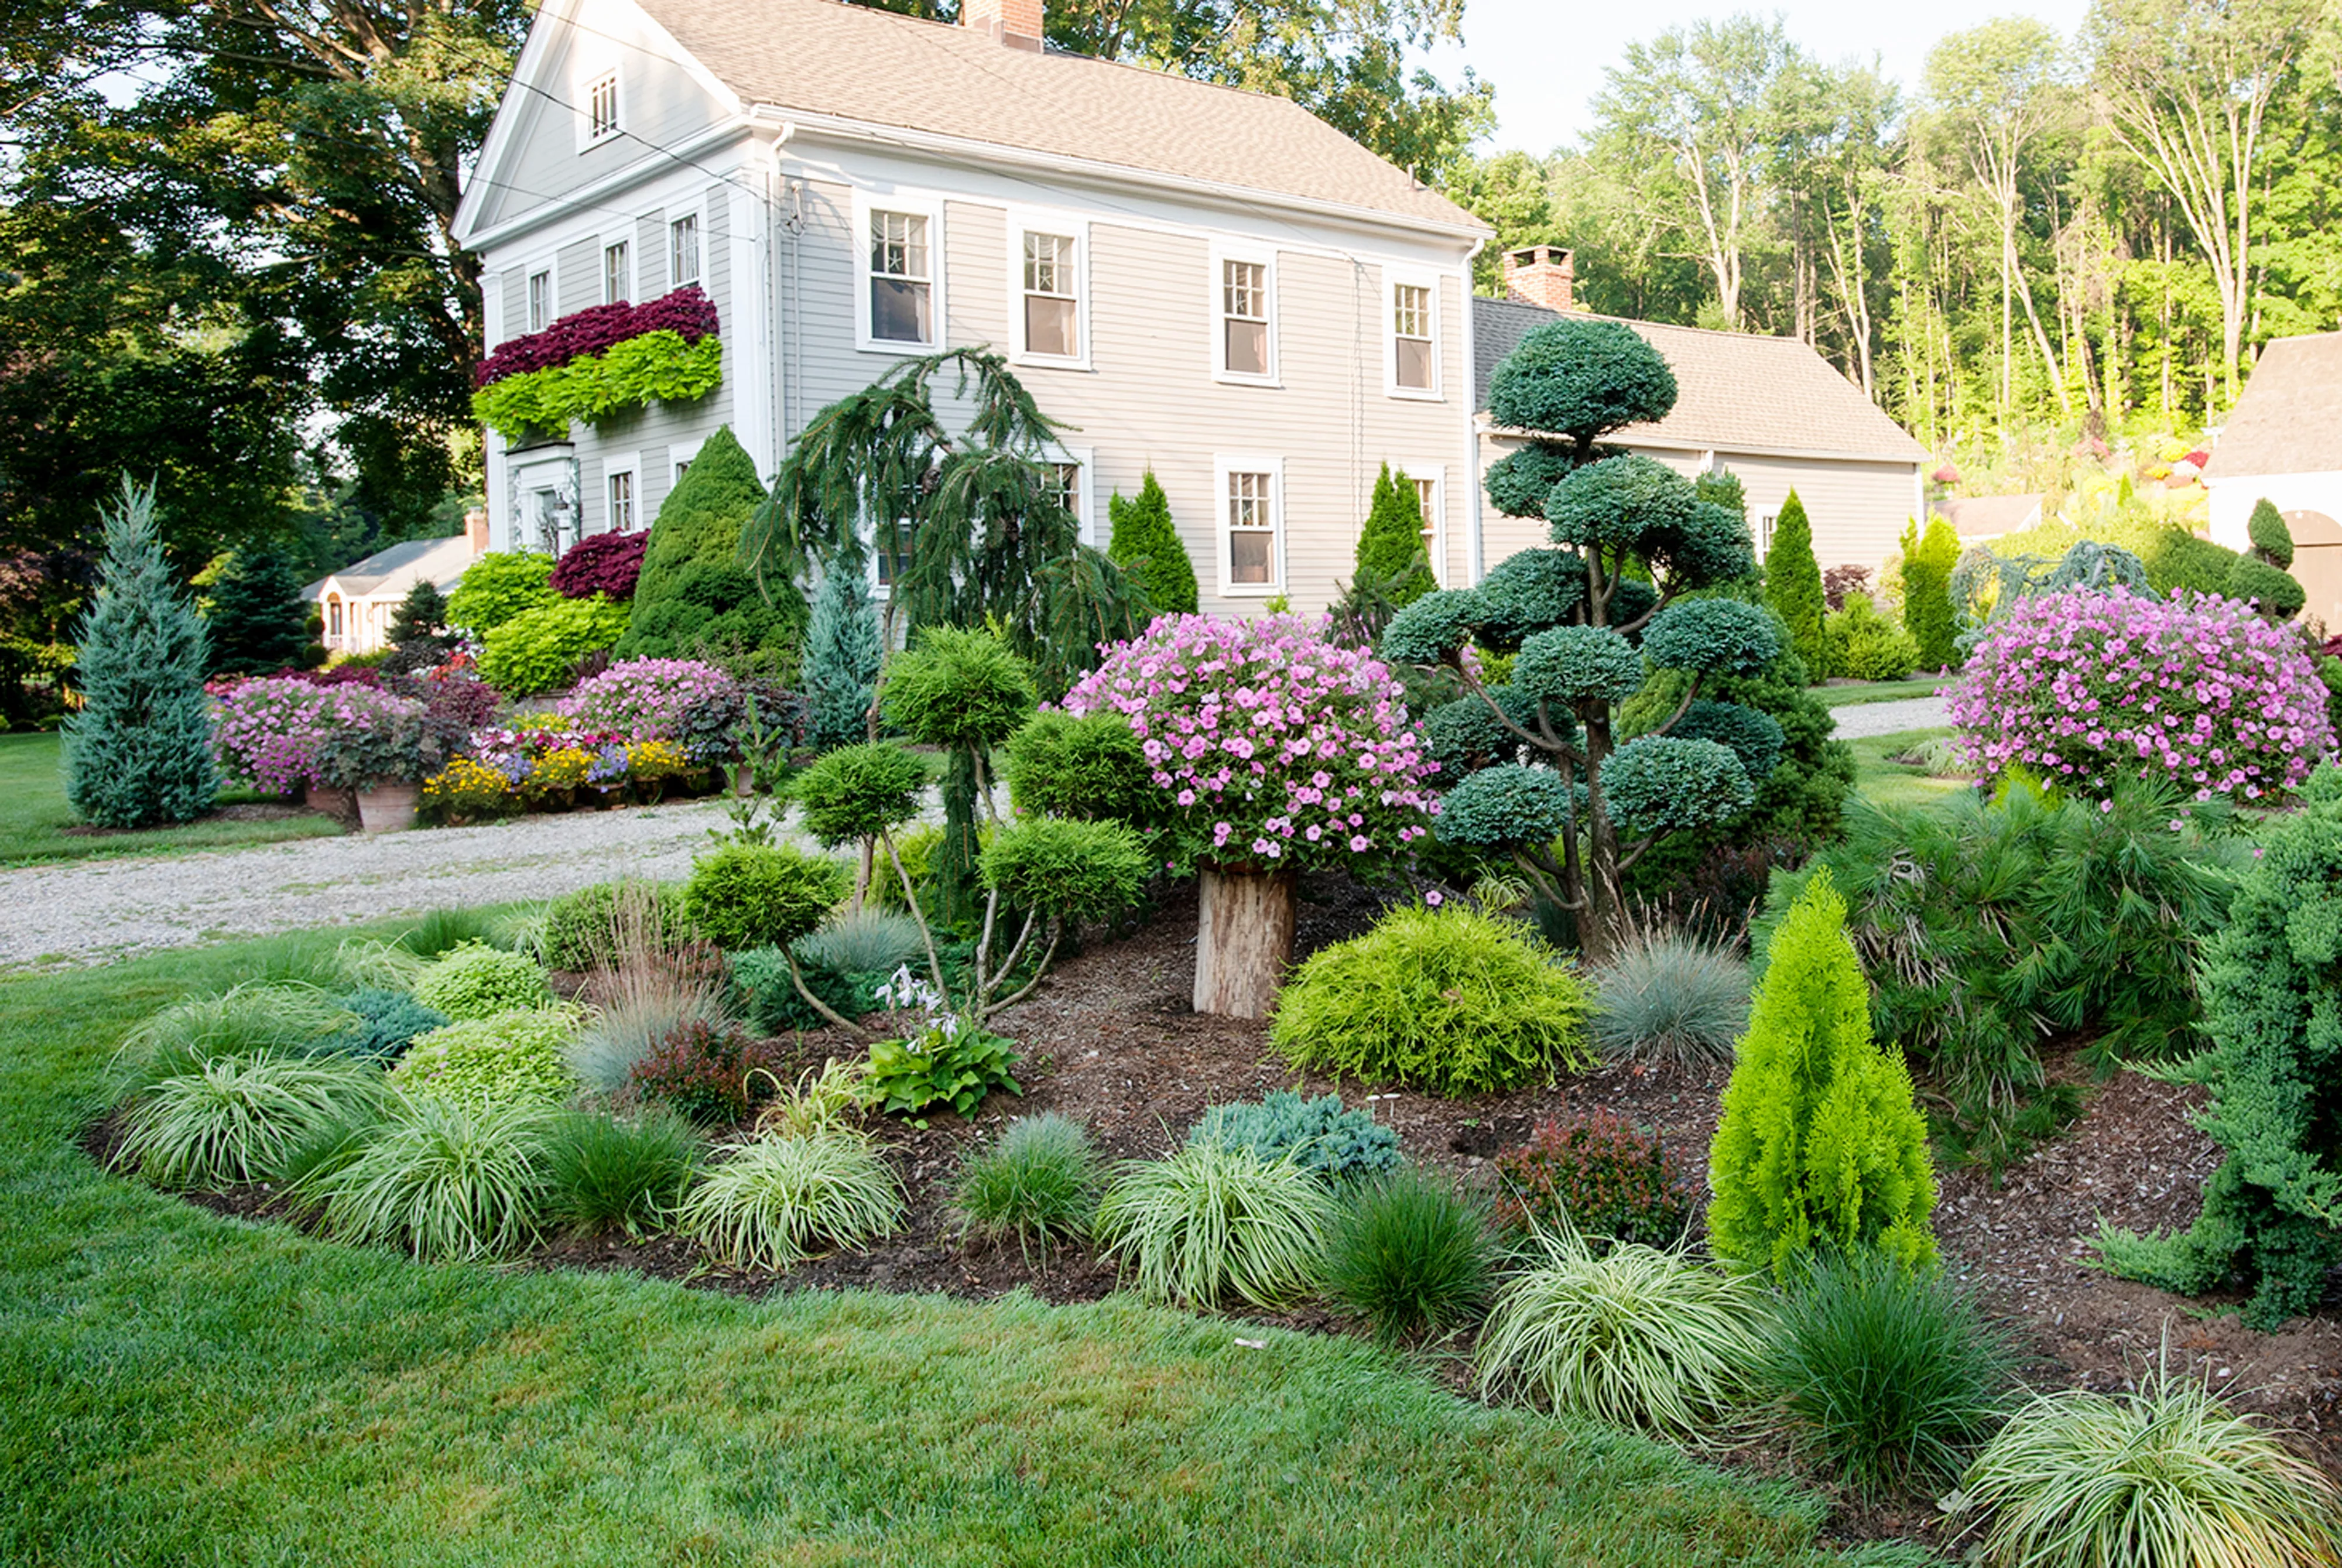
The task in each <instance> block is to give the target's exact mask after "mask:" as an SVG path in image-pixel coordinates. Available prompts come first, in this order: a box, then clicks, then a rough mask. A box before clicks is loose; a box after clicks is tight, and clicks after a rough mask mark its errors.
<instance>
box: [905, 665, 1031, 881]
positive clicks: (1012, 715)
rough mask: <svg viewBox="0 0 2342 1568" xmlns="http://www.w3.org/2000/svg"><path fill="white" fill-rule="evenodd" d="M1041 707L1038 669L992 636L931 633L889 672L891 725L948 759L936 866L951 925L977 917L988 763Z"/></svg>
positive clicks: (937, 879)
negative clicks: (979, 825)
mask: <svg viewBox="0 0 2342 1568" xmlns="http://www.w3.org/2000/svg"><path fill="white" fill-rule="evenodd" d="M1038 701H1039V694H1038V690H1037V688H1036V686H1035V685H1034V682H1033V668H1032V666H1031V665H1030V664H1026V662H1025V661H1024V660H1023V659H1021V658H1019V657H1018V656H1017V655H1016V652H1015V651H1014V650H1012V649H1011V648H1010V647H1009V646H1008V644H1006V643H1005V642H1003V641H1002V640H1001V639H1000V638H998V637H996V636H995V635H993V634H992V633H990V632H988V631H968V630H966V629H964V628H961V627H957V626H929V627H926V628H925V629H924V630H922V631H921V632H920V633H919V634H918V637H917V639H916V641H915V642H914V643H913V644H912V645H911V647H910V648H909V650H908V651H906V652H905V653H904V654H901V655H899V656H898V657H897V658H896V660H895V662H894V664H893V665H892V666H891V667H890V668H889V669H888V670H887V672H886V692H885V694H883V695H882V696H881V697H880V698H879V704H880V707H881V709H882V711H883V712H884V713H885V714H886V720H887V722H888V723H889V724H894V725H895V726H896V728H897V729H900V730H901V731H902V732H903V733H904V734H907V735H908V736H910V737H911V739H912V740H914V741H916V742H917V743H919V744H922V745H931V746H936V747H939V748H941V749H942V750H943V752H944V753H945V754H946V757H947V759H948V766H947V768H946V773H945V775H944V789H943V795H944V838H943V843H942V844H941V845H940V846H939V850H938V853H937V854H936V857H935V862H934V864H935V872H936V894H937V895H938V899H939V902H940V904H941V905H942V911H943V918H944V922H945V924H948V925H954V926H964V925H966V924H970V923H971V922H972V921H973V920H974V919H975V917H976V854H977V850H978V844H977V840H976V801H977V798H978V796H979V794H981V793H982V792H983V791H984V790H985V788H986V785H987V784H988V773H987V769H988V766H989V763H988V759H989V758H990V756H991V754H992V751H993V748H994V747H996V746H999V745H1002V744H1006V741H1007V740H1008V738H1009V736H1011V735H1013V734H1016V731H1017V730H1018V729H1019V728H1020V727H1021V726H1022V725H1023V724H1024V723H1025V721H1026V719H1027V718H1028V717H1030V716H1031V715H1032V713H1033V709H1034V706H1035V704H1036V703H1037V702H1038Z"/></svg>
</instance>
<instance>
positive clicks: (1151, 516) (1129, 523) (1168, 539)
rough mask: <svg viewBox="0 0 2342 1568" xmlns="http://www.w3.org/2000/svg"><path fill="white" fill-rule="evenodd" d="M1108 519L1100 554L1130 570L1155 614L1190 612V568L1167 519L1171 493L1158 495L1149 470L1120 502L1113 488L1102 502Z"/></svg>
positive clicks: (1192, 576) (1192, 577) (1192, 607)
mask: <svg viewBox="0 0 2342 1568" xmlns="http://www.w3.org/2000/svg"><path fill="white" fill-rule="evenodd" d="M1106 517H1107V518H1108V520H1109V521H1111V522H1112V524H1114V532H1113V534H1112V536H1111V537H1110V538H1109V539H1108V540H1107V541H1106V559H1107V560H1109V561H1112V562H1113V563H1114V564H1116V565H1117V566H1120V567H1121V568H1122V569H1123V570H1124V571H1126V572H1127V573H1128V574H1130V580H1131V581H1132V582H1133V583H1134V584H1137V586H1138V587H1139V588H1140V589H1141V590H1143V591H1144V592H1145V594H1146V600H1147V603H1148V604H1151V605H1152V606H1153V607H1154V610H1155V613H1156V614H1158V615H1192V614H1195V613H1196V567H1195V564H1194V563H1193V562H1191V561H1189V560H1188V559H1187V547H1186V545H1184V544H1180V543H1179V530H1178V529H1176V528H1175V527H1173V526H1172V524H1171V498H1170V497H1169V496H1167V495H1166V494H1163V485H1162V484H1161V483H1160V482H1159V481H1158V480H1156V477H1155V471H1154V470H1153V469H1151V468H1150V469H1148V470H1147V471H1146V478H1144V479H1142V480H1140V481H1139V484H1138V494H1136V496H1134V497H1133V498H1132V499H1130V500H1128V501H1126V500H1124V499H1123V498H1122V494H1121V493H1120V492H1119V491H1117V492H1116V493H1115V494H1114V496H1113V498H1112V499H1110V500H1108V501H1107V502H1106Z"/></svg>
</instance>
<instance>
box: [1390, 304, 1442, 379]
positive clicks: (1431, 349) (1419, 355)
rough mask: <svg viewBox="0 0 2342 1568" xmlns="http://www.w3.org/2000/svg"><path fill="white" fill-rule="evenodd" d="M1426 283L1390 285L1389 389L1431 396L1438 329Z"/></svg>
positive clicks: (1436, 366)
mask: <svg viewBox="0 0 2342 1568" xmlns="http://www.w3.org/2000/svg"><path fill="white" fill-rule="evenodd" d="M1435 298H1436V296H1435V295H1434V294H1433V293H1432V285H1430V284H1429V283H1428V282H1424V283H1413V282H1407V281H1405V280H1400V281H1396V282H1394V283H1393V284H1392V285H1391V288H1390V307H1391V308H1390V333H1391V338H1390V371H1391V391H1392V392H1394V393H1396V394H1402V395H1414V396H1431V395H1436V394H1437V393H1438V391H1439V330H1438V317H1437V315H1436V306H1435V305H1434V303H1433V302H1434V300H1435Z"/></svg>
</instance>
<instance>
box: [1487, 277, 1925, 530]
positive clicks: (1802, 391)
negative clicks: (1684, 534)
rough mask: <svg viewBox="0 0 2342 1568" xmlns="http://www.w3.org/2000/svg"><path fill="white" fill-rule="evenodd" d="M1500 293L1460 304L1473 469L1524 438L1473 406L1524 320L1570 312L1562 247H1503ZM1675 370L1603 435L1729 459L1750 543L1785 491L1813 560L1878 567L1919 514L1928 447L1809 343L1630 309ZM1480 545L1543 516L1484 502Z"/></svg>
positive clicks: (1695, 464) (1712, 464)
mask: <svg viewBox="0 0 2342 1568" xmlns="http://www.w3.org/2000/svg"><path fill="white" fill-rule="evenodd" d="M1505 285H1506V295H1507V297H1506V298H1504V299H1486V298H1479V299H1475V300H1474V301H1473V302H1472V314H1473V348H1474V355H1475V373H1474V395H1473V406H1474V407H1475V408H1476V409H1479V410H1482V411H1483V412H1482V413H1481V414H1480V416H1479V430H1480V442H1481V446H1480V452H1481V471H1482V472H1483V473H1485V472H1486V469H1487V467H1488V466H1490V465H1492V464H1495V463H1496V461H1497V460H1498V459H1500V458H1502V457H1503V456H1504V455H1505V454H1506V453H1508V452H1511V451H1512V450H1514V449H1515V448H1516V447H1517V446H1518V445H1519V444H1521V443H1522V441H1523V440H1524V439H1526V437H1525V436H1524V435H1523V434H1522V433H1521V432H1518V431H1512V430H1506V429H1502V428H1500V427H1499V426H1497V424H1496V422H1495V421H1494V420H1492V419H1490V418H1489V417H1488V415H1487V414H1486V412H1485V411H1486V408H1487V406H1488V384H1489V380H1490V378H1491V377H1493V376H1494V375H1495V374H1496V366H1497V365H1501V364H1503V363H1504V360H1505V356H1506V355H1508V354H1510V353H1512V351H1513V350H1514V349H1515V348H1516V347H1517V346H1519V344H1520V341H1521V339H1522V338H1523V337H1525V336H1526V335H1528V333H1529V332H1530V330H1531V329H1533V328H1535V327H1538V326H1542V325H1545V324H1546V323H1547V322H1550V321H1558V320H1559V319H1561V316H1562V315H1563V313H1565V312H1568V313H1572V314H1576V315H1581V316H1583V315H1586V314H1587V313H1585V312H1581V311H1578V310H1577V305H1576V293H1575V290H1576V268H1575V266H1574V264H1573V262H1572V260H1571V256H1570V253H1569V252H1567V251H1566V250H1561V249H1558V248H1556V247H1554V246H1549V245H1532V246H1529V247H1527V248H1526V249H1524V250H1517V251H1513V252H1511V253H1509V254H1507V255H1506V257H1505ZM1626 325H1628V326H1630V327H1632V328H1634V329H1635V331H1636V333H1637V334H1639V335H1641V336H1642V338H1643V340H1644V341H1645V342H1646V343H1648V344H1649V345H1651V346H1652V347H1653V348H1656V349H1657V350H1658V351H1659V353H1660V354H1661V355H1664V356H1665V357H1666V362H1667V364H1668V365H1669V366H1670V367H1671V368H1672V369H1673V370H1674V371H1675V375H1676V405H1675V407H1674V409H1673V410H1672V411H1671V412H1669V414H1667V416H1666V418H1665V419H1661V420H1657V421H1656V422H1654V423H1652V424H1634V425H1629V426H1627V427H1626V429H1624V430H1622V431H1620V432H1619V433H1618V434H1616V435H1615V436H1613V437H1612V438H1611V440H1612V443H1613V444H1616V445H1617V446H1621V447H1624V448H1626V450H1628V451H1630V452H1639V453H1642V454H1644V455H1646V456H1648V457H1653V458H1656V459H1657V460H1658V461H1659V462H1661V463H1664V464H1666V465H1667V466H1668V467H1670V468H1673V469H1675V470H1676V471H1677V472H1678V473H1682V474H1699V473H1702V472H1708V471H1715V470H1720V469H1729V470H1730V471H1731V472H1732V473H1733V474H1736V475H1737V476H1738V478H1739V480H1740V483H1741V485H1742V488H1743V490H1744V492H1745V493H1746V496H1747V500H1748V523H1749V527H1750V529H1751V531H1752V532H1753V533H1754V534H1756V536H1757V551H1758V553H1759V554H1760V555H1761V554H1763V552H1765V551H1766V550H1767V549H1769V548H1771V546H1772V542H1773V524H1774V520H1775V519H1776V518H1777V517H1778V516H1779V515H1780V511H1781V504H1782V503H1783V502H1785V501H1787V499H1788V496H1789V492H1790V491H1792V490H1795V491H1796V492H1797V498H1798V500H1800V501H1801V502H1803V503H1804V504H1805V508H1806V516H1807V521H1808V522H1809V523H1810V524H1811V525H1812V527H1813V535H1814V555H1815V557H1816V559H1817V560H1818V561H1819V562H1820V563H1821V564H1822V565H1823V566H1824V567H1825V568H1827V567H1830V566H1837V565H1857V566H1877V565H1878V564H1881V563H1882V562H1884V561H1885V560H1886V559H1887V556H1888V555H1890V554H1894V553H1895V551H1896V549H1897V541H1898V540H1899V539H1900V538H1901V537H1902V534H1903V529H1904V525H1905V524H1907V523H1908V522H1909V521H1910V520H1911V519H1912V518H1915V517H1924V516H1926V515H1927V490H1926V480H1925V474H1926V464H1927V452H1926V450H1925V449H1924V448H1923V447H1921V446H1920V444H1918V443H1917V441H1915V440H1913V439H1912V438H1911V435H1910V434H1909V433H1908V432H1907V431H1906V430H1905V429H1904V428H1903V427H1902V426H1901V425H1899V424H1896V423H1895V421H1894V420H1893V419H1892V418H1890V417H1889V416H1888V415H1887V413H1886V411H1885V410H1883V409H1881V408H1880V407H1879V406H1878V405H1877V404H1875V403H1873V402H1871V401H1870V399H1869V398H1867V397H1866V396H1864V395H1863V394H1862V389H1861V388H1859V387H1857V386H1856V385H1853V384H1852V383H1851V382H1849V381H1847V379H1846V377H1845V376H1843V375H1839V374H1838V373H1837V370H1835V369H1834V368H1832V367H1831V365H1830V363H1829V361H1827V360H1826V359H1824V358H1823V357H1822V356H1821V355H1819V354H1818V353H1817V352H1815V350H1814V348H1813V346H1812V345H1809V344H1805V343H1800V342H1798V341H1797V339H1796V338H1790V337H1767V336H1764V335H1760V334H1757V333H1746V332H1711V331H1707V330H1706V329H1704V328H1701V327H1695V326H1670V325H1665V324H1663V323H1659V322H1648V321H1629V322H1627V323H1626ZM1483 534H1484V541H1483V546H1482V547H1483V549H1484V550H1485V551H1486V556H1487V560H1488V563H1489V564H1491V565H1493V564H1496V562H1497V561H1500V560H1502V559H1503V558H1504V557H1505V556H1506V555H1508V554H1512V553H1513V552H1515V551H1516V550H1524V549H1526V548H1528V547H1529V546H1530V545H1532V544H1546V543H1547V542H1548V540H1547V537H1546V530H1545V525H1544V524H1543V523H1542V522H1540V521H1536V520H1532V519H1528V518H1518V517H1506V516H1504V515H1503V514H1499V513H1496V512H1495V511H1494V510H1493V509H1491V511H1490V514H1489V516H1488V518H1487V520H1486V523H1485V524H1484V525H1483Z"/></svg>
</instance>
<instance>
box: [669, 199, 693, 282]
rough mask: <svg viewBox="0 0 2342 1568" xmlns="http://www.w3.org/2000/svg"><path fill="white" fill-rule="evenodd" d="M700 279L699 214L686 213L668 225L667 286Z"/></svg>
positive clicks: (673, 219) (672, 219) (670, 220)
mask: <svg viewBox="0 0 2342 1568" xmlns="http://www.w3.org/2000/svg"><path fill="white" fill-rule="evenodd" d="M698 281H699V215H698V214H697V213H686V214H684V215H682V216H681V217H679V218H670V219H668V220H667V225H666V286H667V287H669V288H671V289H674V288H681V287H683V286H684V285H686V284H693V283H697V282H698Z"/></svg>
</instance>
